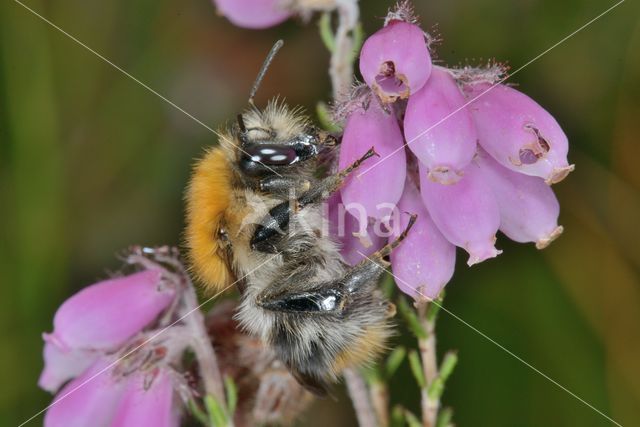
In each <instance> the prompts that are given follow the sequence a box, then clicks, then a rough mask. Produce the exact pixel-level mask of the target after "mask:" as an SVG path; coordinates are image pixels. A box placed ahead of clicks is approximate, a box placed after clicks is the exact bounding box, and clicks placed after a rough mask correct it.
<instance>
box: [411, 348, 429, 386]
mask: <svg viewBox="0 0 640 427" xmlns="http://www.w3.org/2000/svg"><path fill="white" fill-rule="evenodd" d="M409 366H410V367H411V372H412V373H413V376H414V377H415V379H416V382H417V383H418V385H419V386H420V388H425V387H426V386H427V380H426V379H425V377H424V372H423V370H422V363H421V362H420V356H419V355H418V352H417V351H416V350H411V352H410V353H409Z"/></svg>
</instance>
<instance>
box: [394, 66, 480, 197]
mask: <svg viewBox="0 0 640 427" xmlns="http://www.w3.org/2000/svg"><path fill="white" fill-rule="evenodd" d="M465 102H466V101H465V99H464V96H463V95H462V92H461V91H460V89H459V88H458V85H457V84H456V82H455V80H454V79H453V77H451V75H450V74H449V73H447V72H446V71H445V70H443V69H441V68H439V67H436V68H434V69H433V71H432V72H431V77H430V78H429V81H427V84H426V85H424V87H423V88H422V89H420V90H419V91H418V92H417V93H415V94H413V95H412V96H411V97H410V98H409V103H408V104H407V112H406V115H405V118H404V132H405V137H406V139H407V145H408V146H409V148H410V149H411V151H413V152H414V153H415V155H416V157H418V159H419V160H420V161H421V162H422V163H423V164H424V165H425V166H426V167H427V170H428V174H429V179H431V180H432V181H435V182H439V183H441V184H453V183H454V182H456V181H458V180H459V179H460V177H461V175H462V169H464V168H465V167H466V166H467V165H468V164H469V162H471V159H472V158H473V155H474V154H475V152H476V141H477V140H478V135H477V133H476V128H475V124H474V123H473V117H472V116H471V113H470V112H469V111H468V110H467V109H466V108H465V107H464V104H465Z"/></svg>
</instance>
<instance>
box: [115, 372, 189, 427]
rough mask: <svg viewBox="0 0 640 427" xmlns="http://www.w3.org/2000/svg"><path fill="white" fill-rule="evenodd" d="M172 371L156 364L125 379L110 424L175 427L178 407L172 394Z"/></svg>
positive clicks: (118, 426)
mask: <svg viewBox="0 0 640 427" xmlns="http://www.w3.org/2000/svg"><path fill="white" fill-rule="evenodd" d="M174 394H175V393H174V385H173V383H172V380H171V373H170V371H169V370H168V369H167V368H164V367H155V368H154V369H152V370H150V371H148V372H136V373H134V374H132V375H131V376H130V377H129V378H127V384H126V386H125V388H124V392H123V394H122V397H121V399H120V402H119V404H118V407H117V408H116V410H115V416H114V418H113V421H112V423H111V427H138V426H145V425H146V426H154V427H177V426H179V425H180V406H179V405H178V404H177V403H178V402H177V400H176V396H175V395H174Z"/></svg>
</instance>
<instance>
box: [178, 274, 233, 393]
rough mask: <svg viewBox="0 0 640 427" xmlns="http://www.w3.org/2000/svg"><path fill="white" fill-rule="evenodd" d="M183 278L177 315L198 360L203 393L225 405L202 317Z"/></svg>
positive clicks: (215, 363)
mask: <svg viewBox="0 0 640 427" xmlns="http://www.w3.org/2000/svg"><path fill="white" fill-rule="evenodd" d="M184 277H185V281H186V283H185V290H184V293H183V297H182V301H183V304H182V308H181V310H179V311H178V315H179V316H180V318H182V317H184V323H185V326H186V327H187V328H189V333H190V335H191V342H192V345H193V352H194V353H195V355H196V359H197V360H198V366H199V367H200V376H201V377H202V383H203V385H204V390H205V393H206V394H210V395H212V396H213V397H215V398H216V400H217V401H218V402H220V404H221V405H225V395H224V386H223V382H222V376H221V375H220V369H219V368H218V359H217V358H216V354H215V352H214V351H213V346H212V345H211V339H210V338H209V334H208V333H207V330H206V328H205V326H204V316H203V315H202V312H201V311H200V308H199V305H198V298H197V296H196V292H195V290H194V288H193V284H192V283H191V280H189V278H188V276H184Z"/></svg>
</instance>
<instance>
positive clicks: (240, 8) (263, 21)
mask: <svg viewBox="0 0 640 427" xmlns="http://www.w3.org/2000/svg"><path fill="white" fill-rule="evenodd" d="M213 2H214V4H215V5H216V7H217V9H218V12H220V14H221V15H224V16H225V17H226V18H227V19H228V20H229V21H231V22H232V23H233V24H234V25H237V26H238V27H243V28H251V29H262V28H268V27H273V26H274V25H278V24H279V23H281V22H282V21H285V20H286V19H288V18H289V17H290V16H291V15H292V13H291V11H289V10H287V9H285V8H284V7H282V3H283V2H282V1H280V0H214V1H213Z"/></svg>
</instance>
